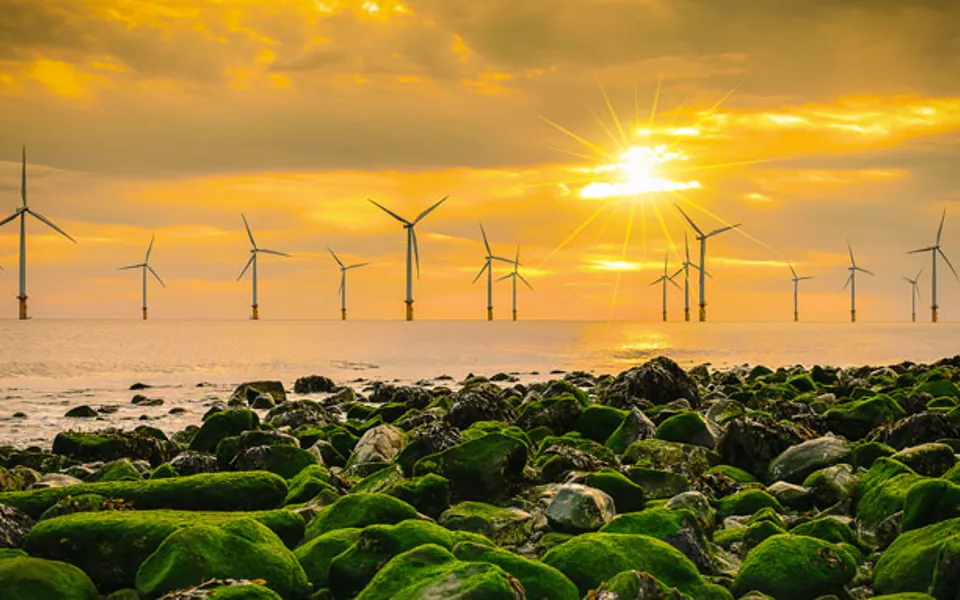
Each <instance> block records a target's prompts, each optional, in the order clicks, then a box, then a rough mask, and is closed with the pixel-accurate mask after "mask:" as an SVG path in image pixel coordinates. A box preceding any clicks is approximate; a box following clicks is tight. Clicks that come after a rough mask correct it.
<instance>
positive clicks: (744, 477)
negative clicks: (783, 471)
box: [707, 465, 759, 483]
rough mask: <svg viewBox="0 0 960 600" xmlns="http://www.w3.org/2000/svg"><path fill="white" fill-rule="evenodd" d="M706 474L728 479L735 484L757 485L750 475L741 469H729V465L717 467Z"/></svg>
mask: <svg viewBox="0 0 960 600" xmlns="http://www.w3.org/2000/svg"><path fill="white" fill-rule="evenodd" d="M707 474H709V475H721V476H723V477H729V478H730V479H732V480H734V481H736V482H737V483H759V482H758V481H757V479H756V478H755V477H754V476H753V475H751V474H750V473H747V472H746V471H744V470H743V469H738V468H737V467H731V466H730V465H717V466H715V467H713V468H712V469H710V470H709V471H707Z"/></svg>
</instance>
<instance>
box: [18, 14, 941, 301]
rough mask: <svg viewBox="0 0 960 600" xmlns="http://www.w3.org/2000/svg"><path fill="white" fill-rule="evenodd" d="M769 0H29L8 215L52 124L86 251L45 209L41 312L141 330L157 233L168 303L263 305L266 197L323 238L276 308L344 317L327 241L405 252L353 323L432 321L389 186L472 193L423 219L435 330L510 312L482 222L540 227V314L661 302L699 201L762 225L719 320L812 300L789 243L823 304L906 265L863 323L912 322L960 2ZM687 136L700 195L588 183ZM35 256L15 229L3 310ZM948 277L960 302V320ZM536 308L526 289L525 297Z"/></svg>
mask: <svg viewBox="0 0 960 600" xmlns="http://www.w3.org/2000/svg"><path fill="white" fill-rule="evenodd" d="M768 4H770V3H761V2H755V1H753V0H730V1H726V2H722V3H721V2H706V1H704V0H525V1H523V2H519V1H518V0H486V1H484V2H462V1H460V0H442V1H441V0H408V1H407V2H405V3H399V2H393V1H384V2H373V1H367V2H364V1H347V0H340V1H338V0H217V1H215V0H190V1H188V0H165V1H159V0H153V1H151V0H138V1H137V2H126V1H123V0H44V1H43V2H38V1H36V0H0V11H2V14H4V15H5V16H4V19H3V22H2V23H0V132H3V135H2V136H0V138H2V139H0V195H2V197H4V198H6V200H5V201H4V202H3V203H0V204H2V206H3V207H4V211H5V214H6V212H12V210H14V208H15V206H16V205H17V203H18V201H19V194H18V189H19V154H20V145H21V143H25V144H26V145H27V149H28V158H29V160H30V162H29V168H28V173H29V186H30V188H29V190H30V194H29V197H30V202H31V206H32V207H33V208H34V209H36V210H37V211H38V212H40V213H41V214H43V215H45V216H47V217H49V218H51V219H53V220H54V221H55V222H56V223H57V224H59V225H60V226H62V227H63V228H64V229H66V230H67V231H68V232H69V233H71V234H72V235H73V236H74V237H76V238H77V240H78V241H79V244H78V245H76V246H74V245H73V244H70V243H69V242H67V241H66V240H63V239H58V238H57V237H56V236H55V235H53V234H52V233H51V232H49V231H47V230H44V229H43V228H42V226H41V225H39V224H38V223H35V222H34V223H31V224H30V231H31V232H32V235H31V236H30V241H29V256H30V280H29V285H28V291H29V293H30V296H31V312H32V314H33V315H34V316H36V317H38V318H40V317H47V318H53V317H127V316H129V317H131V318H136V317H137V316H138V314H139V313H138V309H139V294H140V291H139V278H138V275H137V274H136V273H131V272H118V271H117V270H116V267H118V266H121V265H125V264H130V263H134V262H139V261H140V260H141V259H142V255H143V252H144V251H145V249H146V246H147V243H148V242H149V239H150V235H151V234H152V233H154V232H155V233H156V235H157V242H156V248H155V250H154V255H153V259H152V264H153V265H154V267H155V268H156V269H157V271H158V272H159V273H160V274H161V275H162V276H163V277H164V279H165V280H166V282H167V284H168V286H169V287H168V289H161V288H160V287H159V286H154V287H152V288H151V302H150V304H151V311H152V315H153V316H154V317H156V318H189V317H204V318H215V317H220V318H243V317H245V316H246V315H247V314H248V312H249V306H248V305H249V296H250V284H249V282H248V281H244V282H237V281H236V277H237V275H238V274H239V273H240V270H241V269H242V267H243V265H244V263H245V261H246V259H247V250H248V243H247V240H246V236H245V234H244V232H243V229H242V221H241V220H240V212H241V211H242V212H244V213H246V215H247V217H248V218H249V220H250V223H251V225H252V226H253V228H254V232H255V234H256V236H257V240H258V242H259V243H260V244H261V245H262V246H265V247H268V248H275V249H277V250H282V251H286V252H289V253H291V254H292V255H293V257H292V258H289V259H284V258H280V257H271V256H268V257H264V259H263V261H262V262H261V289H260V296H261V297H260V304H261V314H262V316H263V318H267V319H279V318H335V317H337V316H338V308H339V299H338V297H337V293H336V289H337V283H338V280H339V279H338V277H339V276H338V273H337V270H336V268H335V264H334V263H333V261H332V259H331V258H330V257H329V255H328V254H326V246H327V245H330V246H332V247H334V248H335V249H336V250H337V252H338V253H339V254H341V255H342V256H343V257H344V258H345V259H346V260H349V261H352V262H360V261H369V262H371V263H373V264H372V265H371V266H370V267H368V268H366V269H362V270H358V271H356V272H352V273H351V274H350V279H349V290H350V296H349V304H350V312H351V315H352V316H354V317H356V318H402V316H403V304H402V300H403V277H404V270H403V253H404V247H405V246H404V244H405V242H404V233H403V231H402V229H401V228H400V226H399V224H397V223H396V222H394V221H392V220H391V219H390V218H389V217H387V216H386V215H384V214H383V213H381V212H379V211H378V210H377V209H376V208H374V207H373V206H371V205H370V204H369V203H367V202H366V200H365V199H366V198H372V199H374V200H376V201H378V202H381V203H382V204H385V205H386V206H388V207H390V208H391V209H393V210H395V211H396V212H399V213H400V214H402V215H404V216H410V217H412V216H414V215H416V214H417V213H419V212H420V211H421V210H422V209H423V208H425V207H427V206H428V205H429V204H431V203H433V202H435V201H436V200H437V199H439V198H440V197H442V196H444V195H448V194H449V195H450V197H451V199H450V200H449V201H448V202H447V203H446V204H444V205H443V206H442V207H441V208H439V209H438V210H437V211H436V212H435V213H433V214H432V215H430V216H429V217H428V218H427V219H426V220H425V221H424V222H423V224H422V225H421V226H420V227H419V236H420V246H421V247H420V251H421V262H422V277H421V279H420V281H419V282H417V283H416V291H415V296H416V305H417V315H418V317H419V318H483V316H484V314H485V305H486V294H485V289H484V286H483V284H482V283H480V282H478V283H477V284H476V285H471V281H472V279H473V277H474V275H475V274H476V272H477V271H478V270H479V268H480V267H481V266H482V260H483V248H482V244H481V242H480V239H479V227H478V225H477V222H478V221H479V220H482V221H483V223H484V226H485V227H486V229H487V232H488V234H489V236H490V239H491V242H492V244H493V246H494V250H495V252H498V253H500V254H504V255H508V256H512V253H513V252H514V251H515V248H516V245H517V244H518V243H519V244H520V245H521V247H522V250H521V252H522V262H523V263H524V264H525V268H524V269H523V270H522V272H524V273H525V274H526V277H527V278H528V279H529V280H530V282H531V283H532V284H533V286H534V291H533V292H530V291H528V290H522V291H521V297H520V311H521V317H527V318H565V319H608V318H611V317H613V318H617V319H636V320H656V319H659V317H660V290H659V288H656V287H653V288H651V287H648V284H649V282H650V281H652V280H653V279H655V278H656V277H658V276H659V272H660V271H662V261H663V255H664V252H665V251H669V253H670V255H669V260H670V263H671V270H672V269H674V268H675V267H676V264H677V260H678V256H679V255H678V254H675V253H674V249H676V250H679V251H680V252H681V253H682V236H683V231H684V224H683V222H682V221H681V220H680V218H679V215H678V214H677V212H676V211H675V210H674V209H673V207H672V205H673V203H674V202H677V203H680V204H681V205H682V206H684V208H685V209H686V210H687V211H688V213H689V214H691V216H693V217H694V219H696V220H697V221H698V223H701V224H702V225H701V227H703V228H704V229H707V228H709V229H713V228H716V227H719V226H720V225H721V222H720V221H718V220H716V219H714V218H713V217H711V216H709V215H718V216H719V217H722V218H723V219H725V220H727V221H730V222H742V223H744V231H745V233H746V234H748V235H741V234H739V233H730V234H725V235H723V236H720V237H718V238H716V239H715V240H711V242H710V246H709V248H710V252H709V255H708V270H709V271H710V272H711V274H712V275H713V278H712V279H710V280H708V303H709V306H710V317H711V320H786V319H789V318H790V317H791V313H792V283H791V281H790V273H789V270H788V268H787V267H786V261H791V262H793V264H794V265H795V266H796V268H797V270H798V271H800V274H801V275H812V276H814V277H815V279H813V280H812V281H809V282H804V284H803V288H802V295H801V313H802V315H803V317H804V318H805V319H808V320H845V319H846V318H847V316H848V315H847V310H848V305H849V297H848V295H847V294H846V293H845V292H844V291H843V290H842V289H841V287H842V286H843V283H844V280H845V278H846V270H845V266H846V261H847V258H846V247H845V239H846V238H847V237H849V238H850V239H851V241H852V243H853V245H854V248H855V250H856V253H857V257H858V262H859V263H861V264H862V265H863V266H864V267H866V268H868V269H871V270H873V271H875V272H876V273H877V276H876V277H866V276H864V277H861V278H860V279H859V280H858V284H859V285H858V288H859V294H858V308H859V313H860V318H861V319H863V320H902V319H905V318H908V317H909V300H910V295H909V294H910V289H909V286H908V285H907V284H906V283H904V282H903V281H902V279H901V276H902V275H909V276H911V277H912V276H913V275H915V274H916V272H917V270H918V269H919V268H920V267H924V268H925V271H924V275H923V277H922V280H921V293H922V294H923V299H924V302H923V305H924V306H926V305H928V303H929V293H930V292H929V290H930V281H929V277H928V274H929V270H930V266H929V259H928V258H926V257H923V258H921V257H917V256H907V255H906V254H905V251H906V250H910V249H913V248H918V247H922V246H926V245H929V244H930V243H932V242H933V237H934V235H935V232H936V227H937V222H938V219H939V214H940V211H941V210H942V209H943V208H944V207H945V206H946V207H949V211H950V212H949V213H948V216H947V223H946V230H945V243H944V250H945V251H946V252H947V254H948V256H950V257H951V258H952V259H953V260H954V263H955V264H956V265H957V266H958V267H960V171H958V166H957V162H958V159H960V133H958V132H960V76H958V73H960V37H958V36H957V35H956V31H955V24H956V23H957V22H960V5H958V6H951V5H950V4H951V3H927V4H926V5H924V6H905V5H904V3H899V2H892V1H887V0H882V1H877V2H872V3H864V2H858V1H854V0H847V1H844V2H836V1H833V0H804V1H802V2H801V1H800V0H786V1H784V2H778V3H776V4H777V6H776V7H775V8H774V7H767V5H768ZM936 4H939V5H940V6H935V5H936ZM721 5H722V8H721ZM658 89H659V93H658ZM731 90H735V91H734V92H733V93H732V94H730V92H731ZM604 92H605V93H606V96H607V97H606V98H605V96H604ZM608 99H609V106H608V103H607V100H608ZM611 108H612V109H613V111H614V112H616V114H617V115H618V117H619V119H620V122H619V124H618V122H616V121H615V120H614V118H613V117H612V115H611V110H610V109H611ZM651 115H654V116H653V120H652V121H651ZM541 117H543V118H541ZM548 120H549V122H553V123H557V124H560V125H562V126H563V127H564V128H567V129H569V130H570V131H571V132H573V133H575V134H576V135H577V136H580V137H582V138H584V139H585V140H586V141H588V142H590V144H592V145H595V146H596V148H591V147H588V146H587V145H585V144H583V143H581V142H580V141H577V140H575V139H573V138H572V137H571V136H569V135H565V134H564V133H562V132H560V131H559V130H558V129H557V128H556V127H554V126H552V125H551V124H550V123H549V122H548ZM691 128H695V129H696V130H697V131H698V132H699V135H695V136H693V135H687V136H677V135H673V133H671V132H676V131H677V130H678V129H679V130H681V132H682V131H689V130H690V129H691ZM621 129H622V135H621ZM638 129H647V130H652V131H653V136H652V138H651V137H650V136H649V135H647V136H645V135H642V134H640V133H638V131H637V130H638ZM651 140H652V141H651ZM658 144H664V145H667V146H669V148H670V149H671V150H673V149H676V150H680V151H682V152H683V153H684V154H685V155H686V156H687V160H685V161H673V162H669V163H665V164H663V165H660V166H659V167H658V172H657V173H656V174H655V175H656V176H657V177H662V178H664V179H666V180H669V181H673V182H689V181H696V182H697V183H698V184H699V186H698V187H696V188H694V189H688V190H685V191H683V192H680V194H682V195H678V194H675V193H672V192H661V193H656V194H653V193H651V194H645V195H643V196H641V197H640V198H610V199H606V200H597V199H584V198H583V197H582V189H583V188H584V186H586V185H588V184H589V183H591V182H606V183H613V184H622V183H623V181H622V180H621V179H619V178H618V174H617V173H612V174H611V173H589V172H585V171H584V170H585V169H594V168H596V167H598V166H602V165H604V164H609V163H610V162H611V161H610V160H609V159H607V158H604V157H602V156H601V154H600V153H599V152H603V153H606V154H608V155H612V156H614V157H615V156H616V155H619V154H620V153H621V152H622V151H623V150H625V149H626V148H628V147H630V146H638V147H647V146H655V145H658ZM598 211H600V212H599V214H598V215H596V217H595V218H594V219H593V220H592V221H591V222H590V223H589V225H588V226H586V227H585V228H583V229H582V231H581V232H580V233H579V234H578V235H577V236H575V237H574V238H573V239H572V240H570V241H569V243H567V244H566V245H564V246H563V247H562V248H561V249H559V250H557V248H558V247H559V246H560V245H561V243H562V242H564V241H565V240H567V239H568V237H569V235H570V234H571V233H572V232H573V231H574V230H576V229H577V228H578V227H579V226H580V225H581V224H583V223H584V222H585V221H587V220H588V219H590V218H591V217H592V216H594V215H595V214H596V213H597V212H598ZM5 214H4V215H0V218H2V217H3V216H5ZM658 214H659V215H660V216H661V217H662V219H663V220H662V224H661V221H660V219H659V217H658ZM631 215H632V217H631ZM664 227H665V228H666V232H665V231H664ZM668 235H669V238H668ZM671 240H672V242H673V243H674V244H679V245H677V246H674V247H673V249H672V248H671ZM758 241H759V243H758ZM694 248H695V246H694ZM16 263H17V231H16V228H15V227H14V226H13V225H12V224H10V225H7V226H5V227H3V228H2V229H0V265H2V266H3V267H5V268H6V272H3V273H0V296H2V297H5V298H7V300H4V301H2V302H0V315H4V316H11V317H12V316H15V314H16V300H15V298H14V297H15V296H16V294H17V278H16ZM501 271H502V274H505V273H506V272H507V271H506V269H502V268H500V267H498V268H497V272H498V274H501ZM945 274H946V275H945ZM941 275H942V277H941V279H940V298H939V299H940V304H941V314H942V318H943V319H944V320H960V283H958V282H957V281H956V280H954V279H953V278H952V276H947V275H949V273H948V272H947V270H946V268H945V267H944V266H943V264H942V263H941ZM694 298H695V296H694ZM669 301H670V310H671V311H672V317H673V318H677V317H679V316H680V315H681V314H682V295H681V294H680V293H678V292H676V290H671V291H670V298H669ZM509 303H510V297H509V284H508V283H506V282H504V283H502V284H499V285H498V286H497V289H496V295H495V304H496V308H497V315H498V316H499V317H507V316H508V314H509V308H510V306H509ZM694 303H695V300H694ZM4 307H5V308H4ZM927 316H928V309H923V310H922V311H921V318H924V319H925V318H927Z"/></svg>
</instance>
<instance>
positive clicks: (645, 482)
mask: <svg viewBox="0 0 960 600" xmlns="http://www.w3.org/2000/svg"><path fill="white" fill-rule="evenodd" d="M627 477H629V478H630V481H632V482H633V483H635V484H637V485H638V486H639V487H640V488H641V489H643V495H644V497H645V498H646V499H647V500H665V499H667V498H672V497H674V496H676V495H677V494H682V493H683V492H685V491H687V490H688V489H690V482H689V481H688V480H687V478H686V477H685V476H683V475H682V474H681V473H675V472H673V471H661V470H659V469H648V468H646V467H632V468H630V470H629V471H627Z"/></svg>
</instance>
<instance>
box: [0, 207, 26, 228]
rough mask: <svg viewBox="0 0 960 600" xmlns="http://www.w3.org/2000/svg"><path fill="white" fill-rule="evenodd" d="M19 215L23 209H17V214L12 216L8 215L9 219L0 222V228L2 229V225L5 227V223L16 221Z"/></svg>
mask: <svg viewBox="0 0 960 600" xmlns="http://www.w3.org/2000/svg"><path fill="white" fill-rule="evenodd" d="M21 214H23V209H21V208H18V209H17V212H15V213H13V214H12V215H10V216H9V217H7V218H6V219H4V220H2V221H0V227H3V226H4V225H6V224H7V223H9V222H10V221H12V220H14V219H16V218H17V217H19V216H20V215H21Z"/></svg>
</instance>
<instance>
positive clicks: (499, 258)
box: [487, 256, 519, 265]
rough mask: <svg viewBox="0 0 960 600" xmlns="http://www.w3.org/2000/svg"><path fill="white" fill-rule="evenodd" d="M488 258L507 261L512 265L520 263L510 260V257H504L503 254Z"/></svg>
mask: <svg viewBox="0 0 960 600" xmlns="http://www.w3.org/2000/svg"><path fill="white" fill-rule="evenodd" d="M487 258H489V259H490V260H499V261H500V262H505V263H507V264H510V265H512V264H519V263H515V262H514V261H512V260H510V259H509V258H504V257H502V256H488V257H487Z"/></svg>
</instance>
